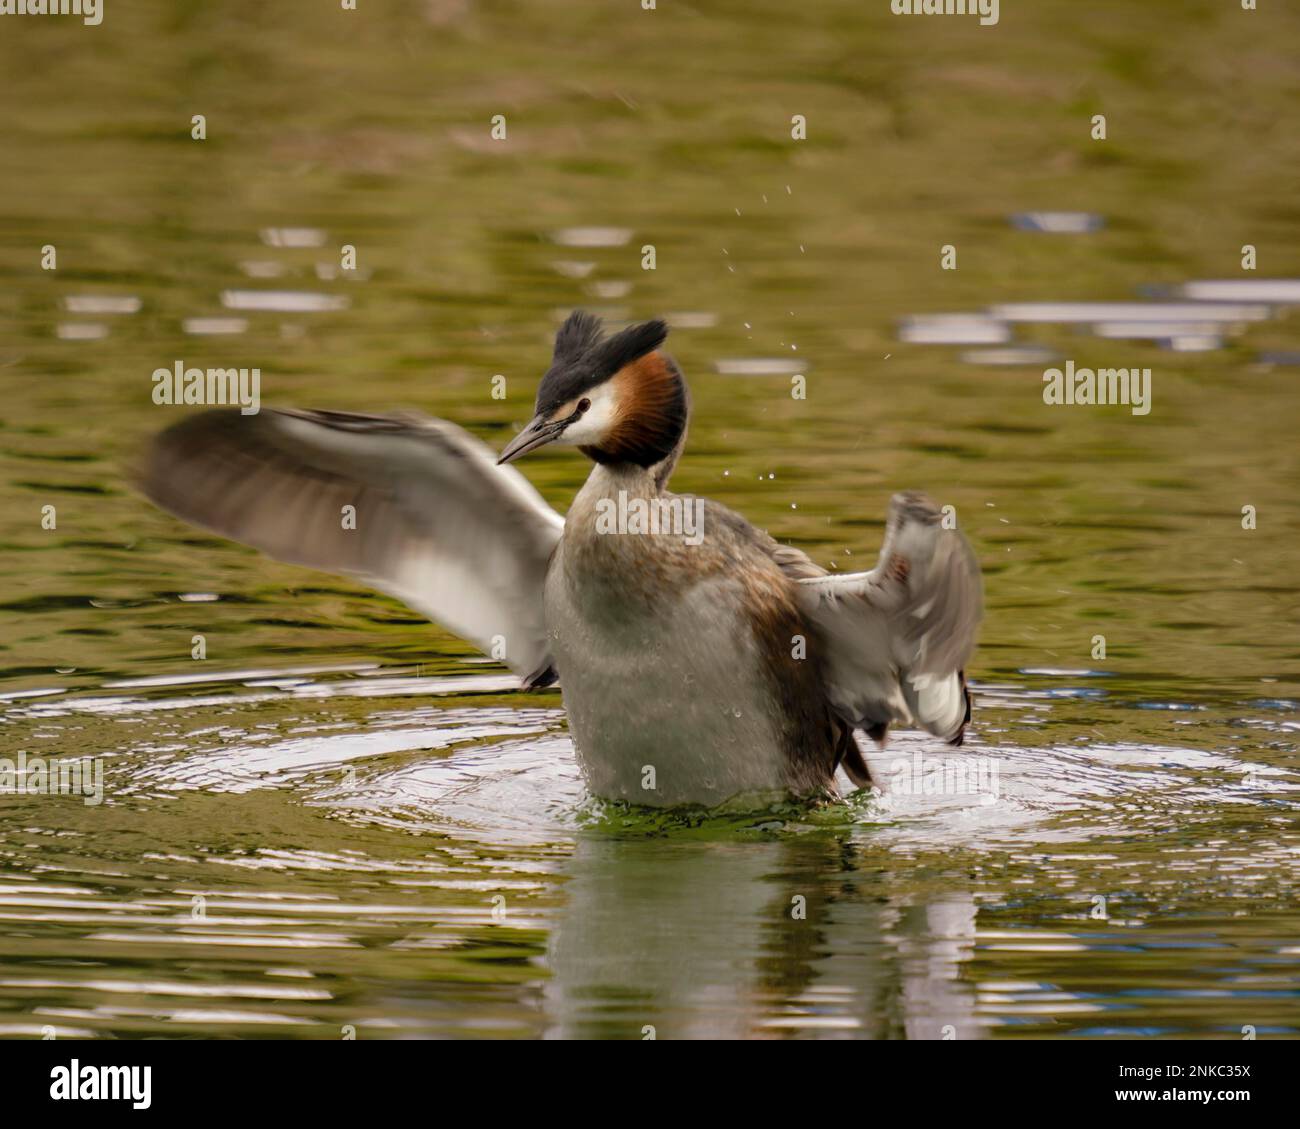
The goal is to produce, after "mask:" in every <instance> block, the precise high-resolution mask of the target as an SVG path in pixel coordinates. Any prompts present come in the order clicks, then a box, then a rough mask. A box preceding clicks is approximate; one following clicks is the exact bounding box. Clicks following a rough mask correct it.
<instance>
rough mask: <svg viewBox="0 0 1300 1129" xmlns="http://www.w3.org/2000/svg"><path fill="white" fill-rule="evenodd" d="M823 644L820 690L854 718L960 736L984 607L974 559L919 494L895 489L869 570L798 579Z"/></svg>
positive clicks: (879, 726)
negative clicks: (969, 666)
mask: <svg viewBox="0 0 1300 1129" xmlns="http://www.w3.org/2000/svg"><path fill="white" fill-rule="evenodd" d="M798 582H799V587H800V590H801V592H802V593H803V598H804V606H805V611H806V612H807V613H808V614H809V616H810V617H811V618H812V619H813V620H814V622H815V623H816V624H817V627H818V629H819V632H820V635H821V639H822V645H823V646H824V647H825V649H826V653H825V656H824V658H825V663H824V666H825V669H826V671H827V675H826V677H827V683H828V685H827V693H828V696H829V697H830V699H831V704H832V705H833V707H834V708H835V710H836V712H837V713H839V715H840V716H841V717H842V718H843V719H844V720H845V721H847V722H849V723H850V724H851V725H854V726H856V727H859V728H864V729H867V730H873V729H875V730H878V731H880V732H881V733H883V728H884V727H885V726H888V725H890V724H891V723H894V722H901V723H906V722H909V721H914V722H915V723H916V724H918V725H920V726H922V727H923V728H925V729H927V730H929V731H930V732H931V733H934V734H936V735H938V736H941V737H944V738H945V739H947V740H949V741H952V742H954V743H959V742H960V740H961V736H962V731H963V729H964V727H965V724H966V722H967V721H968V720H969V717H970V707H969V696H968V692H967V690H966V680H965V673H964V671H965V667H966V664H967V662H968V661H969V660H970V656H971V653H972V652H973V651H974V649H975V637H976V633H977V631H978V629H979V622H980V618H981V616H982V614H983V587H982V584H981V579H980V569H979V562H978V561H977V560H976V558H975V554H974V552H973V551H972V549H971V547H970V544H969V543H968V542H967V540H966V538H965V537H964V536H962V534H961V533H959V532H958V531H957V530H955V529H944V528H943V523H942V514H941V511H940V510H939V508H938V507H937V506H935V505H934V503H933V502H931V501H930V500H929V499H928V498H926V497H925V496H924V495H922V494H916V493H908V494H896V495H894V497H893V498H892V499H891V500H890V504H889V519H888V522H887V525H886V530H885V542H884V545H883V546H882V548H881V550H880V560H879V562H878V563H877V565H876V567H875V568H874V569H872V570H871V571H870V572H857V573H849V574H838V575H826V574H823V575H820V576H809V575H807V573H806V570H804V571H802V572H801V574H800V577H799V580H798Z"/></svg>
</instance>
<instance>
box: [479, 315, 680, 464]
mask: <svg viewBox="0 0 1300 1129" xmlns="http://www.w3.org/2000/svg"><path fill="white" fill-rule="evenodd" d="M667 336H668V326H667V325H665V324H664V323H663V322H662V321H647V322H643V323H642V324H641V325H633V326H629V327H628V328H627V329H624V330H622V331H620V332H619V333H616V334H614V335H613V336H612V337H604V336H602V334H601V323H600V319H599V318H596V317H593V316H592V315H591V314H588V313H584V312H583V311H581V310H578V311H576V312H574V313H572V314H570V315H569V318H568V320H567V321H566V322H565V323H564V325H562V326H561V327H560V331H559V333H557V334H556V335H555V355H554V357H553V358H552V360H551V367H550V368H549V369H548V370H547V371H546V375H545V376H543V377H542V383H541V384H540V385H539V386H538V389H537V406H536V415H535V416H534V417H533V421H532V422H531V423H530V424H529V425H528V426H527V427H525V428H524V429H523V431H521V432H520V433H519V434H518V435H516V436H515V438H514V439H513V440H511V442H510V443H509V444H507V445H506V449H505V450H504V451H502V452H501V457H500V459H498V460H497V461H498V462H499V463H508V462H511V461H512V460H514V459H517V458H518V457H519V456H520V455H523V454H526V453H527V452H528V451H535V450H536V449H537V448H538V447H543V446H545V445H546V444H547V443H563V444H565V445H568V446H573V447H578V448H579V449H580V450H581V451H582V453H583V454H584V455H586V456H587V457H588V458H590V459H594V460H595V461H596V462H598V463H627V464H634V465H636V466H642V467H651V466H655V465H656V464H659V463H662V462H663V461H664V460H665V459H667V458H668V457H669V456H670V455H672V454H674V453H675V452H676V451H677V449H678V446H679V443H680V441H681V439H682V436H683V435H684V434H685V432H686V419H687V415H688V414H689V410H690V408H689V401H688V398H687V394H686V381H685V380H684V379H682V374H681V372H680V371H679V370H678V368H677V365H676V364H675V363H674V362H673V360H672V358H671V357H668V356H666V355H665V354H663V353H661V352H659V346H660V345H662V344H663V342H664V338H666V337H667Z"/></svg>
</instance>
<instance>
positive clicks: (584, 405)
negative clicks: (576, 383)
mask: <svg viewBox="0 0 1300 1129" xmlns="http://www.w3.org/2000/svg"><path fill="white" fill-rule="evenodd" d="M589 407H591V401H590V400H588V399H587V397H586V396H584V397H583V398H582V399H581V400H579V401H578V414H579V415H582V413H583V412H585V411H586V410H587V409H588V408H589Z"/></svg>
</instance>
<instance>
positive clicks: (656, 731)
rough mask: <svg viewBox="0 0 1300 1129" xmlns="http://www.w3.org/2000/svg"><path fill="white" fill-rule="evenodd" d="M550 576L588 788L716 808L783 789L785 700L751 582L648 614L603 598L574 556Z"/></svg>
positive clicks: (688, 588) (558, 655)
mask: <svg viewBox="0 0 1300 1129" xmlns="http://www.w3.org/2000/svg"><path fill="white" fill-rule="evenodd" d="M563 559H564V546H563V542H562V543H561V545H560V546H559V547H558V548H557V550H556V556H555V558H554V559H553V561H552V565H551V569H550V571H549V573H548V575H547V583H546V621H547V631H548V634H549V635H550V638H551V641H552V644H553V653H554V656H555V660H556V668H557V669H558V671H559V674H560V688H561V690H562V691H563V693H564V704H565V708H566V710H567V711H568V715H569V727H570V731H571V732H572V734H573V739H574V744H575V746H576V748H577V753H578V760H579V763H580V764H581V766H582V770H583V774H584V776H585V777H586V780H587V786H588V787H589V788H590V789H591V791H592V792H593V793H594V794H595V795H597V796H601V797H604V798H607V799H622V800H627V801H629V802H631V803H638V804H648V805H652V806H658V807H668V806H676V805H685V804H692V805H694V804H699V805H706V806H715V805H717V804H720V803H723V802H724V801H726V800H729V799H732V798H733V797H737V796H741V795H743V796H746V797H750V798H752V797H754V796H761V795H765V794H767V793H778V792H782V791H783V790H784V789H785V788H786V786H787V779H786V773H785V757H784V753H783V750H782V749H781V747H780V744H779V741H778V729H777V726H776V718H775V709H774V704H773V703H772V702H771V701H770V700H769V698H768V689H767V681H766V677H765V674H764V671H763V669H762V666H761V657H760V655H759V652H758V648H757V646H756V644H755V642H754V638H753V633H752V630H751V628H750V626H749V624H748V621H747V620H746V619H745V617H744V615H743V611H742V605H741V602H740V595H739V586H738V585H736V584H735V582H734V581H730V580H726V579H717V578H715V579H709V580H703V581H699V582H697V583H695V584H693V585H684V586H682V587H681V588H680V589H679V590H676V591H672V592H669V593H667V594H666V596H665V597H664V598H663V599H661V600H658V601H656V602H655V603H654V604H653V605H652V606H650V607H648V608H647V610H646V612H645V614H637V615H629V614H628V608H627V607H626V605H621V606H620V608H619V609H618V614H616V615H611V614H610V612H611V609H610V608H609V607H606V606H602V600H604V599H607V598H608V597H607V596H602V591H604V590H603V589H602V587H601V586H599V585H597V586H595V587H588V588H586V589H585V590H584V589H583V586H582V585H581V584H580V583H576V582H575V581H574V579H573V578H572V577H569V576H566V571H565V569H564V565H563Z"/></svg>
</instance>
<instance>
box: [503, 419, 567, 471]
mask: <svg viewBox="0 0 1300 1129" xmlns="http://www.w3.org/2000/svg"><path fill="white" fill-rule="evenodd" d="M567 423H568V420H560V421H559V422H558V423H555V422H552V421H550V420H548V419H546V418H545V417H544V416H537V417H535V418H534V419H533V422H532V423H530V424H529V425H528V426H527V427H525V428H524V429H523V431H521V432H520V433H519V434H518V435H516V436H515V437H514V438H513V439H512V440H510V442H509V443H507V444H506V449H505V450H504V451H502V452H501V457H500V458H499V459H497V466H500V465H501V464H502V463H511V462H514V461H515V459H517V458H519V456H520V455H526V454H528V452H529V451H535V450H537V448H538V447H544V446H546V444H547V443H550V442H551V441H552V440H554V439H558V438H559V437H560V433H561V432H562V431H563V430H564V428H565V425H566V424H567Z"/></svg>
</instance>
